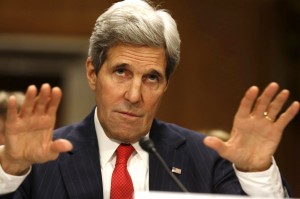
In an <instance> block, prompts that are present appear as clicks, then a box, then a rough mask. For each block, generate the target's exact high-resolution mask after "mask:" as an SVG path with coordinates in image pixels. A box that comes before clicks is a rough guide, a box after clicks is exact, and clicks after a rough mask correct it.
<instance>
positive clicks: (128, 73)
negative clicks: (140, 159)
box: [87, 44, 168, 143]
mask: <svg viewBox="0 0 300 199" xmlns="http://www.w3.org/2000/svg"><path fill="white" fill-rule="evenodd" d="M165 71H166V57H165V50H164V48H155V47H145V46H134V45H125V44H118V45H115V46H113V47H111V48H110V49H109V51H108V54H107V59H106V61H105V62H104V63H103V65H102V67H101V69H100V71H99V72H98V75H96V74H95V71H94V67H93V65H92V62H91V60H90V59H88V60H87V77H88V81H89V85H90V87H91V89H92V90H94V91H95V94H96V103H97V107H98V112H97V114H98V118H99V120H100V123H101V125H102V127H103V129H104V131H105V133H106V135H107V136H108V137H109V138H111V139H115V140H119V141H122V142H131V143H133V142H136V141H138V140H139V139H140V138H141V137H143V136H145V135H146V134H147V133H148V132H149V130H150V127H151V124H152V121H153V118H154V117H155V114H156V111H157V109H158V107H159V104H160V101H161V99H162V96H163V94H164V92H165V91H166V89H167V85H168V81H167V79H166V74H165Z"/></svg>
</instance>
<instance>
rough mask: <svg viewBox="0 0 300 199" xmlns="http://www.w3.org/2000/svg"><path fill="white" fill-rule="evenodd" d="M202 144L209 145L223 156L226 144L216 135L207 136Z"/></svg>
mask: <svg viewBox="0 0 300 199" xmlns="http://www.w3.org/2000/svg"><path fill="white" fill-rule="evenodd" d="M204 144H205V145H206V146H208V147H210V148H211V149H213V150H215V151H216V152H217V153H218V154H219V155H220V156H222V157H223V158H225V156H226V146H225V144H224V142H223V141H222V140H221V139H219V138H217V137H213V136H207V137H206V138H205V139H204Z"/></svg>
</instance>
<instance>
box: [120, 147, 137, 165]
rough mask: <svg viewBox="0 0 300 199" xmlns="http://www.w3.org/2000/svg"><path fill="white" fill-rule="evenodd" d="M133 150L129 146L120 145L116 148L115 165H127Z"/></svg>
mask: <svg viewBox="0 0 300 199" xmlns="http://www.w3.org/2000/svg"><path fill="white" fill-rule="evenodd" d="M133 151H134V148H133V146H132V145H130V144H120V145H119V147H118V148H117V153H116V154H117V160H116V164H127V161H128V159H129V157H130V156H131V154H132V152H133Z"/></svg>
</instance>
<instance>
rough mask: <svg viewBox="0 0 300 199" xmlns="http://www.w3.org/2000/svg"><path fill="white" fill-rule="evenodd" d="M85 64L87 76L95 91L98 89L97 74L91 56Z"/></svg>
mask: <svg viewBox="0 0 300 199" xmlns="http://www.w3.org/2000/svg"><path fill="white" fill-rule="evenodd" d="M85 66H86V77H87V79H88V83H89V86H90V88H91V89H92V90H93V91H94V90H95V89H96V81H97V75H96V71H95V67H94V65H93V63H92V60H91V58H90V57H88V58H87V60H86V63H85Z"/></svg>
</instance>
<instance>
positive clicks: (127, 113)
mask: <svg viewBox="0 0 300 199" xmlns="http://www.w3.org/2000/svg"><path fill="white" fill-rule="evenodd" d="M117 113H119V114H121V115H123V116H125V117H130V118H139V117H142V115H141V114H136V113H132V112H126V111H117Z"/></svg>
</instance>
